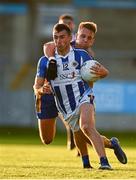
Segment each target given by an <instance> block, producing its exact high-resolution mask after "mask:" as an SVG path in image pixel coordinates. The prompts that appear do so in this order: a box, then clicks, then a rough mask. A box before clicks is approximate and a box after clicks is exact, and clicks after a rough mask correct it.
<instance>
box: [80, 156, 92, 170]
mask: <svg viewBox="0 0 136 180" xmlns="http://www.w3.org/2000/svg"><path fill="white" fill-rule="evenodd" d="M82 162H83V167H84V168H91V165H90V161H89V156H88V155H85V156H82Z"/></svg>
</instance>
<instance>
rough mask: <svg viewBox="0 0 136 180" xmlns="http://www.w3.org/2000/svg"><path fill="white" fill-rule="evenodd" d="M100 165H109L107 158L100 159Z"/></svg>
mask: <svg viewBox="0 0 136 180" xmlns="http://www.w3.org/2000/svg"><path fill="white" fill-rule="evenodd" d="M100 164H101V165H102V164H104V165H109V162H108V159H107V157H101V158H100Z"/></svg>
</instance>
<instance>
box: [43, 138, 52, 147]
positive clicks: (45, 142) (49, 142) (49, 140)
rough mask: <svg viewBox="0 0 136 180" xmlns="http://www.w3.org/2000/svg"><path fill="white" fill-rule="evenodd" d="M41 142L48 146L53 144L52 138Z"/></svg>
mask: <svg viewBox="0 0 136 180" xmlns="http://www.w3.org/2000/svg"><path fill="white" fill-rule="evenodd" d="M41 141H42V143H43V144H46V145H48V144H51V143H52V141H53V139H52V138H41Z"/></svg>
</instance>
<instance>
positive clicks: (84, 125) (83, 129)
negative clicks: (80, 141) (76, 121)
mask: <svg viewBox="0 0 136 180" xmlns="http://www.w3.org/2000/svg"><path fill="white" fill-rule="evenodd" d="M80 129H81V130H82V131H83V133H85V134H88V131H89V127H88V125H87V124H83V125H81V126H80Z"/></svg>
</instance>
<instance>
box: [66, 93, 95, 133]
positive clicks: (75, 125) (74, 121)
mask: <svg viewBox="0 0 136 180" xmlns="http://www.w3.org/2000/svg"><path fill="white" fill-rule="evenodd" d="M84 103H89V104H92V105H94V95H93V94H88V95H85V96H84V97H83V98H82V99H81V100H80V102H79V106H78V107H77V109H76V111H75V113H74V114H73V115H71V116H70V117H69V118H68V119H66V120H65V121H66V122H67V123H68V124H69V126H70V127H71V129H72V131H73V132H76V131H79V129H80V126H79V119H80V107H81V105H82V104H84Z"/></svg>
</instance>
